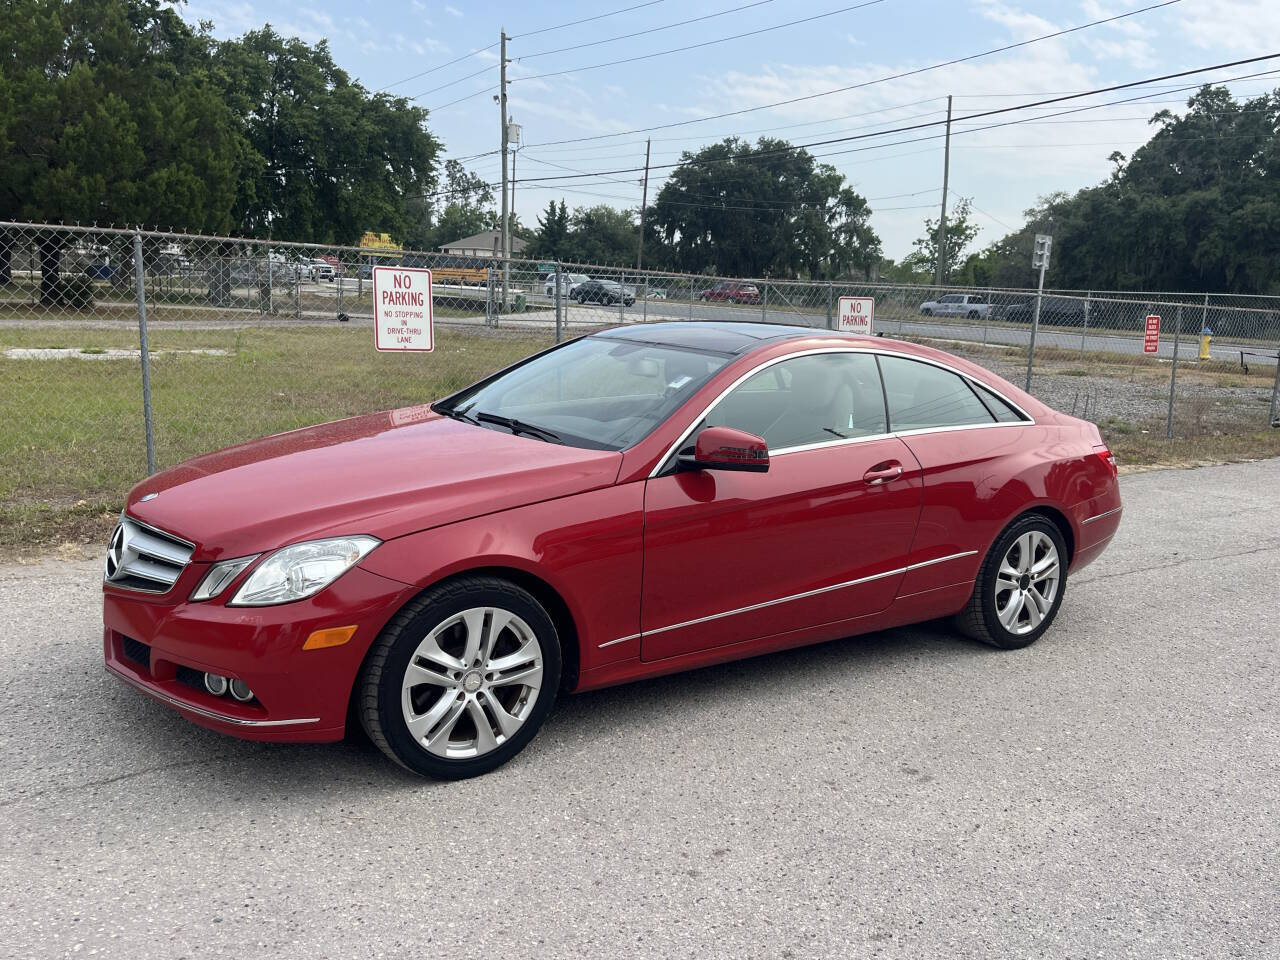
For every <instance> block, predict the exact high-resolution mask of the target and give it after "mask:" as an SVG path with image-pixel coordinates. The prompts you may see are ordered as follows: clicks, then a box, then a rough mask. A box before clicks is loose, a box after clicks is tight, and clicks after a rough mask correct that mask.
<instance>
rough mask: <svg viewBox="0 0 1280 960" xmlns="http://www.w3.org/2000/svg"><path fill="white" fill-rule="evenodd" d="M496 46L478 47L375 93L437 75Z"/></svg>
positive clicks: (494, 44) (389, 84)
mask: <svg viewBox="0 0 1280 960" xmlns="http://www.w3.org/2000/svg"><path fill="white" fill-rule="evenodd" d="M496 46H497V43H491V44H489V45H488V46H487V47H477V48H476V49H474V50H472V51H471V52H470V53H464V54H463V55H462V56H460V57H455V58H454V59H453V60H450V61H449V62H448V63H442V64H440V66H438V67H432V68H431V69H430V70H423V71H422V72H421V73H415V74H414V75H413V76H411V77H405V78H404V79H403V80H397V81H395V83H388V84H387V85H386V86H385V87H379V88H378V89H377V90H376V91H374V92H375V93H382V92H383V91H384V90H390V89H391V88H392V87H398V86H400V84H402V83H408V82H409V81H410V80H417V79H418V78H419V77H425V76H427V75H428V74H432V73H435V72H436V71H437V70H443V69H444V68H445V67H452V66H453V65H454V64H455V63H461V62H462V61H463V60H466V59H467V58H468V57H474V56H475V55H476V54H477V53H484V52H485V51H486V50H492V49H493V48H494V47H496Z"/></svg>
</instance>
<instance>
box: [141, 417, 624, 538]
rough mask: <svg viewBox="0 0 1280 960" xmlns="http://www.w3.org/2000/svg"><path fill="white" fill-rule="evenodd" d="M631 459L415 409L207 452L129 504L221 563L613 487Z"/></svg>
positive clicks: (158, 478) (150, 483) (390, 534)
mask: <svg viewBox="0 0 1280 960" xmlns="http://www.w3.org/2000/svg"><path fill="white" fill-rule="evenodd" d="M621 463H622V455H621V454H620V453H616V452H613V451H607V450H584V449H581V448H579V447H570V446H562V445H559V444H552V443H545V442H543V441H540V440H535V439H532V438H530V437H517V436H512V435H511V434H508V433H506V432H504V431H501V430H491V429H488V428H486V427H479V426H475V425H473V424H468V423H460V422H458V421H455V420H451V419H448V418H446V417H441V416H440V415H439V414H436V413H435V412H433V411H432V410H431V409H430V408H429V407H425V406H422V407H406V408H403V409H400V410H391V411H387V412H385V413H376V414H370V415H368V416H362V417H354V418H351V419H349V420H339V421H336V422H334V423H326V424H321V425H319V426H315V427H306V428H303V429H301V430H294V431H292V432H289V433H281V434H276V435H275V436H271V437H265V438H263V439H261V440H254V441H252V442H250V443H245V444H241V445H239V446H235V447H228V448H227V449H225V450H219V451H217V452H216V453H210V454H205V455H204V456H200V457H196V458H195V459H194V460H188V461H187V462H186V463H182V464H179V465H178V466H176V467H173V468H171V469H168V470H164V471H162V472H160V473H157V474H156V475H155V476H153V477H149V478H148V479H147V480H145V481H143V482H142V483H140V484H138V486H136V487H135V488H134V489H133V490H132V491H131V492H130V494H129V498H128V501H127V505H126V510H127V511H128V513H129V515H130V516H132V517H134V518H135V519H137V520H141V521H142V522H143V523H148V524H151V525H152V526H155V527H158V528H159V529H161V530H165V531H168V532H170V533H173V534H175V535H177V536H180V537H183V538H185V539H187V540H190V541H192V542H193V543H195V545H196V551H195V554H194V555H193V557H192V559H193V560H203V561H213V560H219V559H224V558H227V557H238V556H244V555H246V554H251V553H261V552H263V551H266V550H273V549H275V548H277V547H280V546H283V545H285V544H288V543H294V542H297V541H299V540H306V539H313V538H317V537H323V536H341V535H352V534H358V533H363V534H370V535H372V536H375V537H378V538H379V539H381V540H390V539H392V538H394V537H398V536H403V535H405V534H408V533H414V532H417V531H419V530H425V529H428V528H430V527H435V526H440V525H441V524H445V523H452V522H455V521H458V520H465V519H467V518H469V517H475V516H480V515H482V514H486V513H493V512H496V511H499V510H507V509H510V508H512V507H517V506H521V505H523V504H526V503H535V502H538V501H542V500H551V499H555V498H558V497H564V496H569V495H570V494H574V493H581V492H584V491H587V490H593V489H596V488H598V487H604V486H608V485H610V484H612V483H613V482H614V481H615V480H616V479H617V476H618V470H619V469H620V467H621ZM152 494H154V495H155V496H151V495H152Z"/></svg>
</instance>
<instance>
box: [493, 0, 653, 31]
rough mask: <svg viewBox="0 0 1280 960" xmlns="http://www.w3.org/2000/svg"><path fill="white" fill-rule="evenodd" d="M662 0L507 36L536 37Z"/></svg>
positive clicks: (650, 0) (648, 5)
mask: <svg viewBox="0 0 1280 960" xmlns="http://www.w3.org/2000/svg"><path fill="white" fill-rule="evenodd" d="M662 2H664V0H648V3H637V4H635V5H634V6H630V7H623V8H622V9H621V10H610V11H609V12H608V13H598V14H596V15H595V16H594V17H582V18H581V19H578V20H570V21H569V22H567V23H557V24H556V25H555V26H554V27H540V28H539V29H537V30H529V31H527V32H525V33H517V34H516V35H515V36H513V37H507V39H508V40H520V39H523V38H524V37H536V36H537V35H538V34H540V33H547V32H548V31H550V30H561V29H563V28H565V27H577V26H581V25H582V24H584V23H592V22H594V21H596V20H604V19H605V18H607V17H616V16H617V15H618V14H620V13H630V12H631V11H632V10H640V9H642V8H643V7H653V6H656V5H658V4H659V3H662Z"/></svg>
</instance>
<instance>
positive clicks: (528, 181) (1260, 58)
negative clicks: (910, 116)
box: [424, 53, 1280, 196]
mask: <svg viewBox="0 0 1280 960" xmlns="http://www.w3.org/2000/svg"><path fill="white" fill-rule="evenodd" d="M1277 58H1280V53H1272V54H1264V55H1262V56H1258V57H1248V58H1245V59H1242V60H1233V61H1229V62H1226V63H1220V64H1213V65H1211V66H1206V67H1197V68H1194V69H1191V70H1182V71H1178V72H1176V73H1170V74H1164V75H1162V76H1158V77H1150V78H1147V79H1145V80H1133V81H1129V82H1127V83H1120V84H1112V85H1110V86H1107V87H1098V88H1096V89H1093V90H1085V91H1081V92H1078V93H1073V94H1066V95H1063V96H1058V97H1052V98H1049V99H1046V100H1039V101H1035V102H1033V103H1026V104H1015V105H1013V106H1009V107H999V108H995V109H990V110H984V111H980V112H978V113H972V114H968V115H966V116H964V117H961V118H959V120H960V121H971V120H975V119H979V118H982V117H990V116H997V115H1002V114H1006V113H1010V112H1014V111H1018V110H1025V109H1030V108H1034V107H1041V106H1045V105H1047V104H1054V103H1062V102H1065V101H1068V100H1076V99H1079V98H1081V97H1090V96H1096V95H1098V94H1100V93H1109V92H1114V91H1117V90H1125V89H1132V88H1133V87H1140V86H1147V85H1149V84H1152V83H1158V82H1159V81H1163V80H1169V79H1173V78H1176V77H1185V76H1190V75H1191V74H1196V73H1207V72H1209V71H1212V70H1222V69H1226V68H1228V67H1236V66H1241V65H1244V64H1248V63H1258V62H1260V61H1264V60H1274V59H1277ZM1275 72H1277V71H1275V70H1271V71H1262V72H1260V73H1252V74H1244V75H1241V76H1237V77H1228V78H1224V79H1223V80H1221V81H1218V82H1219V83H1229V82H1232V81H1236V80H1247V79H1252V78H1254V77H1258V76H1265V75H1268V74H1271V73H1275ZM1207 82H1212V81H1207ZM1202 85H1203V84H1201V83H1196V84H1190V85H1187V86H1184V87H1183V88H1182V89H1193V88H1195V87H1199V86H1202ZM1166 92H1168V91H1166V90H1161V91H1158V92H1156V93H1147V94H1140V95H1139V96H1137V97H1128V98H1125V99H1123V100H1114V101H1109V102H1107V103H1095V104H1085V105H1083V106H1080V107H1073V108H1070V109H1067V110H1062V111H1059V112H1058V113H1055V114H1048V115H1047V117H1054V116H1064V115H1067V114H1072V113H1079V112H1081V111H1084V110H1097V109H1103V108H1106V107H1111V106H1117V105H1119V104H1125V103H1132V102H1135V101H1139V100H1144V99H1149V98H1150V97H1153V96H1159V95H1161V94H1162V93H1166ZM1044 119H1046V117H1044V116H1038V115H1037V116H1033V117H1026V118H1022V119H1020V120H1008V121H1002V122H1000V123H992V124H986V125H983V126H978V127H969V128H965V129H962V130H959V131H956V133H955V134H954V135H956V136H959V135H961V134H966V133H978V132H981V131H983V130H992V129H996V128H999V127H1006V126H1014V125H1018V124H1023V123H1032V122H1038V121H1043V120H1044ZM942 122H945V121H941V122H940V121H928V122H924V123H917V124H910V125H907V126H902V127H897V128H892V129H889V130H881V131H876V132H872V133H862V134H856V135H853V136H847V137H838V138H833V139H830V140H821V141H815V142H810V143H803V144H794V145H788V146H786V147H780V148H776V149H770V150H764V151H759V152H757V153H754V154H751V155H749V156H748V157H724V158H710V159H705V160H703V159H697V158H694V159H691V160H686V161H682V162H679V163H670V164H658V165H653V166H651V167H650V169H673V168H680V167H688V166H693V165H694V164H699V165H710V164H715V163H735V162H736V163H742V162H749V161H754V160H757V159H760V158H762V157H769V156H776V155H780V154H786V153H790V152H793V151H796V150H803V149H806V148H808V147H815V146H828V145H832V144H836V143H847V142H850V141H856V140H865V139H868V138H872V137H881V136H887V135H889V134H893V133H903V132H909V131H913V130H919V129H924V128H928V127H936V126H939V125H941V123H942ZM939 136H940V135H933V136H927V137H915V138H912V139H908V140H895V141H891V142H889V143H880V144H873V145H871V146H866V147H856V148H852V149H849V150H840V151H832V152H829V153H824V154H813V155H812V156H813V158H814V159H823V158H825V157H832V156H843V155H846V154H849V153H858V152H862V151H865V150H876V149H884V148H886V147H893V146H901V145H904V144H908V143H918V142H921V141H923V140H935V139H938V138H939ZM1144 142H1145V141H1144ZM543 162H547V161H543ZM642 169H643V168H641V167H628V168H623V169H617V170H601V171H594V172H590V173H588V172H579V173H574V174H561V175H557V176H548V177H532V178H526V179H525V180H523V181H522V182H523V183H526V184H532V183H540V182H547V181H559V180H579V179H582V178H591V177H598V178H606V179H605V182H608V180H607V178H609V177H612V176H617V175H620V174H626V173H638V172H640V171H641V170H642ZM615 182H616V181H615ZM489 186H490V187H492V186H494V185H493V184H489ZM436 195H439V194H427V195H424V196H436Z"/></svg>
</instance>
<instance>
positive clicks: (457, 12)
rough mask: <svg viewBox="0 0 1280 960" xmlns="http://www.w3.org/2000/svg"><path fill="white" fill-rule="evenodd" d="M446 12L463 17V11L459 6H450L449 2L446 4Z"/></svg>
mask: <svg viewBox="0 0 1280 960" xmlns="http://www.w3.org/2000/svg"><path fill="white" fill-rule="evenodd" d="M444 12H445V13H447V14H449V16H451V17H461V16H462V11H461V10H459V9H458V8H457V7H451V6H449V5H448V4H445V8H444Z"/></svg>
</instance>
